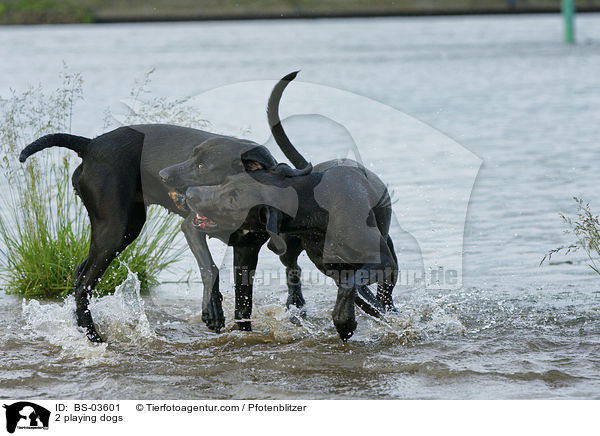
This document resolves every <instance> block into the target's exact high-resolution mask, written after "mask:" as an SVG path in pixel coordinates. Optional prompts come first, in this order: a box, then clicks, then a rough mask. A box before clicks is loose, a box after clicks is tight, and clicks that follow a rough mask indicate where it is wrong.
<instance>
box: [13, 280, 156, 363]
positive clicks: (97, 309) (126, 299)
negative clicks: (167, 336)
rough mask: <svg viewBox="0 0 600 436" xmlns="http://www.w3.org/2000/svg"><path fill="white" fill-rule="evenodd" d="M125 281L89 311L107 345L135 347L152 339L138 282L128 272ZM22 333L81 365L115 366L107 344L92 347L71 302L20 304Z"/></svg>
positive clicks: (27, 302) (26, 302) (97, 299)
mask: <svg viewBox="0 0 600 436" xmlns="http://www.w3.org/2000/svg"><path fill="white" fill-rule="evenodd" d="M128 271H129V272H128V275H127V278H126V279H125V280H124V281H123V283H121V284H120V285H119V286H118V287H117V289H116V290H115V293H114V295H108V296H105V297H102V298H92V299H91V301H90V310H91V311H92V313H93V315H94V321H95V323H96V327H97V328H98V331H99V332H100V334H101V335H102V336H103V337H105V338H106V339H107V340H108V341H109V343H110V344H115V343H120V342H134V343H139V342H141V341H143V340H148V339H153V338H155V337H156V335H155V333H154V331H153V330H152V328H151V326H150V323H149V321H148V318H147V317H146V313H145V310H144V302H143V300H142V298H141V296H140V281H139V280H138V278H137V276H136V275H135V274H134V273H132V272H131V271H130V270H128ZM22 309H23V315H24V317H25V325H24V327H23V328H24V330H26V331H28V332H30V333H31V334H32V335H33V336H35V337H42V338H43V339H44V340H45V341H47V342H48V343H50V344H52V345H54V346H57V347H59V348H60V354H61V357H63V358H78V359H83V361H84V363H85V364H98V363H103V364H111V363H117V362H116V358H115V357H114V355H113V354H112V353H111V351H110V348H109V346H108V343H102V344H92V343H91V342H90V341H89V340H88V339H87V338H86V336H85V334H84V332H83V329H81V328H80V327H78V326H77V321H76V319H75V298H74V297H73V296H72V295H69V296H68V297H67V298H65V299H64V301H62V302H59V303H41V302H39V301H38V300H29V301H27V300H23V303H22Z"/></svg>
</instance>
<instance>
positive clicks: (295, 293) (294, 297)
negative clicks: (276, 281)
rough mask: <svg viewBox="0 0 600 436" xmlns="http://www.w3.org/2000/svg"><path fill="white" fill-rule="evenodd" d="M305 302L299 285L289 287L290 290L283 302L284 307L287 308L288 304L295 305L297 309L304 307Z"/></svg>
mask: <svg viewBox="0 0 600 436" xmlns="http://www.w3.org/2000/svg"><path fill="white" fill-rule="evenodd" d="M305 304H306V301H305V300H304V296H303V295H302V291H301V290H300V286H294V287H290V292H289V294H288V298H287V301H286V303H285V307H286V309H289V308H290V306H296V307H297V308H298V309H300V308H301V307H304V305H305Z"/></svg>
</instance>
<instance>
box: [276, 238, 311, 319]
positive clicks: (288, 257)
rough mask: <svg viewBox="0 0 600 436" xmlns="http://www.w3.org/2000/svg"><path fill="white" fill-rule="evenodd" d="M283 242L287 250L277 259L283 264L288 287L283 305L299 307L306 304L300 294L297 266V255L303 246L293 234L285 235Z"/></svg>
mask: <svg viewBox="0 0 600 436" xmlns="http://www.w3.org/2000/svg"><path fill="white" fill-rule="evenodd" d="M285 242H286V245H287V250H286V251H285V253H283V254H282V255H281V256H279V260H281V263H282V264H283V265H284V266H285V276H286V282H287V287H288V298H287V302H286V303H285V307H286V308H288V309H289V308H290V306H292V305H293V306H296V307H297V308H298V309H300V308H302V307H304V305H305V304H306V301H305V300H304V296H303V295H302V283H301V274H302V269H300V266H298V256H300V253H302V250H304V247H302V241H301V240H300V239H299V238H296V237H293V236H289V237H286V238H285Z"/></svg>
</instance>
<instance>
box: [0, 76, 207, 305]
mask: <svg viewBox="0 0 600 436" xmlns="http://www.w3.org/2000/svg"><path fill="white" fill-rule="evenodd" d="M61 77H62V85H61V86H60V87H59V88H58V89H56V90H55V91H53V92H51V93H47V92H46V91H45V90H44V89H42V87H41V86H38V87H32V88H29V89H28V90H26V91H25V92H23V93H22V94H17V93H16V92H14V91H12V93H11V96H10V98H8V99H6V100H0V123H1V125H0V147H1V149H2V152H3V156H4V157H3V159H2V160H1V161H0V170H1V171H2V172H3V173H4V175H5V177H6V180H5V182H4V183H5V184H6V186H5V187H3V188H4V189H3V195H2V197H1V198H0V203H1V204H0V208H1V211H0V280H1V282H0V283H1V286H2V287H3V288H4V289H5V290H6V291H7V292H9V293H17V294H22V295H25V296H28V297H46V298H55V297H64V296H66V295H67V294H69V293H70V292H72V290H73V281H74V278H73V273H74V269H75V267H76V266H77V265H78V264H79V263H81V262H82V261H83V260H84V259H85V258H86V256H87V253H88V247H89V239H90V224H89V220H88V217H87V213H86V210H85V208H84V207H83V204H82V203H81V201H80V200H79V198H78V197H76V196H75V195H74V192H73V188H72V186H71V180H70V175H71V174H72V172H73V169H74V168H75V166H76V165H77V164H78V163H79V161H78V159H77V157H76V155H75V154H74V153H72V152H70V151H64V150H62V149H48V150H44V151H43V152H41V153H37V154H36V155H34V156H32V157H30V158H29V159H28V161H27V163H26V164H25V165H22V164H20V163H19V162H18V154H19V152H20V150H21V149H22V148H23V147H24V146H25V145H27V144H28V143H29V142H31V141H32V140H34V139H36V138H38V137H40V136H43V135H45V134H48V133H55V132H64V131H70V130H71V121H72V118H73V106H74V104H75V103H76V102H77V101H78V100H80V99H81V98H82V83H83V80H82V78H81V75H79V74H71V73H69V72H68V71H67V70H66V68H65V70H64V71H63V73H62V74H61ZM146 84H147V82H146ZM137 94H139V92H138V93H137ZM137 94H136V95H137ZM161 102H162V103H161V104H162V106H164V108H171V112H172V113H178V114H179V115H180V116H182V115H181V112H178V111H177V110H175V109H173V108H172V107H171V106H176V105H177V104H179V102H176V103H173V104H172V105H169V103H168V102H166V101H164V100H161ZM149 106H150V107H152V106H153V105H152V104H149ZM162 106H161V107H162ZM163 112H164V111H163ZM168 114H169V113H166V115H168ZM132 118H133V116H132ZM196 118H197V117H196ZM194 120H195V118H194ZM163 122H169V120H168V119H163ZM179 226H180V218H179V217H178V216H177V215H173V214H168V213H167V212H166V211H165V210H164V209H160V208H159V207H158V206H153V207H150V208H149V211H148V220H147V222H146V224H145V226H144V229H143V230H142V234H141V235H140V236H139V237H138V238H137V239H136V240H135V241H134V242H133V243H132V244H131V245H130V246H129V247H127V249H126V250H125V251H123V253H121V254H120V255H119V257H118V258H117V259H115V260H114V261H113V262H112V263H111V265H110V267H109V269H108V270H107V271H106V272H105V274H104V276H103V277H102V280H101V282H100V283H99V284H98V286H97V287H96V291H97V294H98V295H104V294H107V293H111V292H113V291H114V289H115V287H116V286H117V285H119V284H120V283H122V282H123V280H125V278H126V277H127V267H126V266H125V264H126V265H127V266H129V268H130V269H131V270H132V271H133V272H134V273H136V274H137V276H138V278H139V279H140V281H141V288H142V289H147V288H148V287H149V286H151V285H153V284H155V283H157V277H158V274H159V273H160V272H161V271H163V270H164V269H165V268H167V267H169V266H170V265H172V264H173V263H175V262H176V261H177V260H179V259H180V257H181V255H182V254H183V251H184V250H185V245H184V244H180V243H179V244H175V240H176V239H177V238H178V235H179ZM175 245H176V246H177V247H178V248H174V246H175Z"/></svg>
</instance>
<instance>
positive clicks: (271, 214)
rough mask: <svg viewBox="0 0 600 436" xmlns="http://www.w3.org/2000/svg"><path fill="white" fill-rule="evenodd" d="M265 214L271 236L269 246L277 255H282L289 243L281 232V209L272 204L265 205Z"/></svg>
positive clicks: (266, 226) (266, 224)
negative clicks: (271, 205)
mask: <svg viewBox="0 0 600 436" xmlns="http://www.w3.org/2000/svg"><path fill="white" fill-rule="evenodd" d="M264 214H265V228H266V230H267V233H268V234H269V237H270V239H269V243H268V244H267V247H268V248H269V250H271V251H272V252H273V253H275V254H276V255H278V256H281V255H282V254H283V253H285V252H286V250H287V244H286V243H285V240H284V239H283V238H282V237H281V235H280V234H279V229H280V227H281V215H282V214H281V212H280V211H278V210H277V209H275V208H273V207H270V206H266V207H265V209H264Z"/></svg>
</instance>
